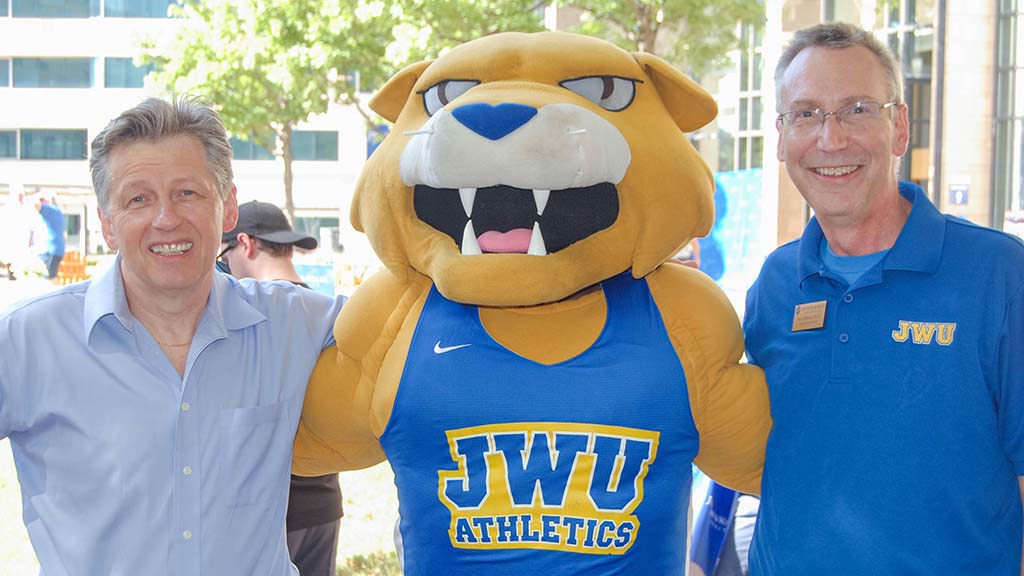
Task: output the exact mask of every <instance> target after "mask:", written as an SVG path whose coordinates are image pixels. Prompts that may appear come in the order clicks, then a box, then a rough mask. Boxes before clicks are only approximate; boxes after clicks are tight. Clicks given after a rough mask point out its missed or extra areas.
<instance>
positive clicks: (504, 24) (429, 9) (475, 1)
mask: <svg viewBox="0 0 1024 576" xmlns="http://www.w3.org/2000/svg"><path fill="white" fill-rule="evenodd" d="M550 3H551V2H550V0H547V1H546V0H399V5H400V7H401V11H402V14H403V17H402V23H401V24H400V25H399V26H398V27H397V28H396V37H397V42H396V44H395V45H394V46H392V50H391V52H390V54H389V56H390V58H391V60H392V61H396V62H402V63H411V62H418V61H420V60H424V59H427V58H436V57H437V56H438V55H439V54H440V53H441V52H443V51H444V50H445V49H447V48H451V47H453V46H457V45H459V44H462V43H465V42H468V41H470V40H473V39H474V38H480V37H481V36H487V35H489V34H495V33H498V32H538V31H541V30H543V29H544V7H545V6H548V5H549V4H550Z"/></svg>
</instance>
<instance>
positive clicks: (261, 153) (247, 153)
mask: <svg viewBox="0 0 1024 576" xmlns="http://www.w3.org/2000/svg"><path fill="white" fill-rule="evenodd" d="M231 152H232V156H234V159H235V160H273V159H274V154H273V153H272V152H270V151H269V150H267V149H266V148H264V147H262V146H259V145H257V144H254V143H253V142H251V141H249V140H242V139H241V138H236V137H234V136H232V137H231Z"/></svg>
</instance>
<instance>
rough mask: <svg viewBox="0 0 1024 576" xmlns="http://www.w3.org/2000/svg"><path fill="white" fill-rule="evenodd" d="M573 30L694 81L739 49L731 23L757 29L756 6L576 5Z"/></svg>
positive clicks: (719, 1) (680, 0)
mask: <svg viewBox="0 0 1024 576" xmlns="http://www.w3.org/2000/svg"><path fill="white" fill-rule="evenodd" d="M567 4H569V5H572V6H575V7H576V8H579V9H581V10H583V11H584V17H583V22H582V23H581V24H580V25H579V26H578V27H577V28H576V29H577V30H578V31H580V32H582V33H584V34H590V35H593V36H598V37H600V38H604V39H606V40H609V41H611V42H614V43H616V44H618V45H619V46H621V47H623V48H625V49H627V50H630V51H639V52H649V53H652V54H656V55H658V56H661V57H662V58H665V59H666V60H668V61H670V62H672V63H673V64H675V65H676V66H678V67H680V68H681V69H683V70H685V71H687V72H689V73H690V74H693V75H695V76H700V75H703V74H704V73H706V72H708V71H711V70H714V69H716V68H718V67H720V66H722V65H724V64H726V63H727V62H728V52H729V51H730V50H734V49H736V48H738V47H739V46H740V39H739V38H738V37H737V34H736V32H737V23H738V22H740V21H743V22H747V23H752V24H757V25H761V23H762V22H763V21H764V18H765V15H764V4H763V2H762V0H627V1H623V0H579V1H573V2H568V3H567Z"/></svg>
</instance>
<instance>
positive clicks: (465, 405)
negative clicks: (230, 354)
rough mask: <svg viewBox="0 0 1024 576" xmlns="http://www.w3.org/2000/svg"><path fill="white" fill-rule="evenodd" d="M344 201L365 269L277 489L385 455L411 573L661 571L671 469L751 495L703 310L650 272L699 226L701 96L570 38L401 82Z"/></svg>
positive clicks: (743, 374) (707, 112)
mask: <svg viewBox="0 0 1024 576" xmlns="http://www.w3.org/2000/svg"><path fill="white" fill-rule="evenodd" d="M370 106H371V107H372V108H373V109H374V110H375V111H376V112H377V113H379V114H380V115H381V116H383V117H384V118H387V119H388V120H390V121H392V122H394V123H395V126H394V129H393V130H392V132H391V135H390V136H388V138H387V139H386V140H385V141H384V142H383V144H381V146H380V147H379V148H378V149H377V151H376V152H375V153H374V154H373V156H372V157H371V158H370V159H369V161H368V163H367V165H366V167H365V169H364V171H363V174H362V177H361V179H360V182H359V185H358V188H357V190H356V195H355V198H354V200H353V206H352V222H353V224H354V225H355V227H356V228H357V229H360V230H362V231H365V232H366V234H367V235H368V236H369V239H370V241H371V243H372V245H373V247H374V249H375V250H376V252H377V254H378V255H379V256H380V258H381V260H383V262H384V263H385V265H386V266H387V269H386V270H385V271H383V272H381V273H379V274H377V275H375V276H374V277H372V278H371V279H370V280H369V281H367V282H366V283H365V284H364V285H363V286H361V287H360V288H359V289H358V290H357V291H356V293H355V294H354V295H353V297H352V298H351V299H350V300H349V302H348V303H347V304H346V305H345V307H344V309H343V310H342V312H341V315H340V317H339V318H338V320H337V324H336V326H335V338H336V340H337V349H329V350H326V351H325V352H324V354H323V356H322V357H321V360H320V363H319V364H318V366H317V368H316V370H315V372H314V374H313V377H312V379H311V382H310V385H309V389H308V392H307V394H306V401H305V408H304V411H303V415H302V420H301V422H300V425H299V431H298V435H297V438H296V444H295V447H296V452H295V472H296V473H298V474H306V475H315V474H323V473H328V472H334V471H338V470H344V469H352V468H359V467H365V466H369V465H372V464H375V463H377V462H380V461H381V460H383V459H384V458H387V460H388V461H390V463H391V466H392V468H393V469H394V472H395V483H396V485H397V487H398V496H399V502H400V505H399V508H400V516H401V523H400V529H401V533H402V540H403V544H404V557H405V573H406V574H410V575H431V576H436V575H462V574H485V575H487V576H496V575H516V576H522V575H543V576H555V575H568V574H573V575H587V576H597V575H605V574H607V575H611V574H619V575H621V574H626V575H645V576H646V575H658V576H665V575H682V574H683V573H684V567H685V558H684V550H685V546H686V537H687V535H686V530H687V529H686V526H687V509H688V504H689V494H690V482H691V478H692V476H691V466H690V465H691V463H696V464H697V465H698V466H699V467H700V468H701V469H702V470H704V471H705V472H706V473H707V474H708V475H710V476H711V477H713V478H715V479H716V480H718V481H720V482H722V483H724V484H726V485H728V486H730V487H733V488H737V489H739V490H743V491H747V492H757V491H759V490H758V484H759V481H760V468H761V465H762V462H763V450H764V442H765V439H766V437H767V432H768V429H769V427H770V420H769V416H768V400H767V393H766V390H765V386H764V381H763V376H762V374H761V372H760V371H759V370H758V369H757V368H755V367H752V366H747V365H741V364H739V363H738V361H739V360H740V357H741V355H742V353H743V338H742V334H741V331H740V327H739V322H738V321H737V318H736V314H735V313H734V312H733V309H732V307H731V306H730V304H729V302H728V300H727V299H726V298H725V296H724V295H723V294H722V293H721V292H720V291H719V290H718V288H717V287H716V286H715V284H714V283H713V282H712V281H711V280H710V279H708V278H707V277H706V276H704V275H703V274H702V273H701V272H698V271H697V270H694V269H692V268H687V267H684V266H680V265H677V264H674V263H669V264H663V263H664V262H665V261H666V260H667V259H669V258H670V257H671V256H672V255H674V254H675V253H676V252H677V251H678V250H679V249H680V247H682V246H684V245H685V244H686V243H687V242H689V241H690V240H691V238H693V237H694V236H698V235H704V234H706V233H707V232H708V230H709V229H710V227H711V223H712V221H713V206H712V198H713V191H714V182H713V179H712V175H711V173H710V171H709V170H708V168H707V166H705V164H704V163H703V162H702V161H701V158H700V156H699V155H698V154H697V152H696V151H695V150H694V148H693V147H692V146H691V145H690V143H689V142H688V141H687V139H686V136H685V135H684V132H689V131H693V130H696V129H698V128H700V127H701V126H703V125H704V124H706V123H707V122H709V121H710V120H711V119H712V118H714V116H715V113H716V106H715V103H714V101H713V100H712V99H711V97H710V96H709V95H708V94H707V93H705V92H704V91H703V90H702V89H701V88H700V87H699V86H698V85H697V84H695V83H694V82H692V81H690V80H689V79H687V78H686V77H684V76H683V75H682V74H680V73H679V72H678V71H677V70H675V69H674V68H672V67H671V66H670V65H669V64H667V63H666V62H664V61H662V60H660V59H658V58H656V57H654V56H651V55H648V54H630V53H628V52H626V51H624V50H622V49H620V48H618V47H616V46H614V45H612V44H610V43H607V42H605V41H602V40H598V39H595V38H591V37H586V36H578V35H572V34H564V33H552V32H544V33H537V34H520V33H508V34H497V35H494V36H488V37H485V38H481V39H478V40H475V41H472V42H469V43H467V44H464V45H462V46H459V47H457V48H455V49H453V50H451V51H450V52H449V53H447V54H445V55H444V56H442V57H440V58H439V59H437V60H434V61H429V62H421V63H418V64H414V65H412V66H409V67H408V68H406V69H405V70H403V71H401V72H400V73H398V74H397V75H396V76H395V77H393V78H392V79H391V80H390V81H389V82H388V83H387V84H386V85H385V86H384V87H383V89H381V91H380V93H379V94H377V95H376V96H375V97H374V99H373V100H372V102H371V104H370Z"/></svg>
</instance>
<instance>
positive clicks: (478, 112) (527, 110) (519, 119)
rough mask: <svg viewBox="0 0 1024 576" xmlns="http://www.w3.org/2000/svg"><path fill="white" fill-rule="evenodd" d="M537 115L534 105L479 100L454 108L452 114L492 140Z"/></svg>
mask: <svg viewBox="0 0 1024 576" xmlns="http://www.w3.org/2000/svg"><path fill="white" fill-rule="evenodd" d="M536 115H537V109H536V108H534V107H533V106H525V105H523V104H511V103H507V102H506V103H503V104H498V105H497V106H491V105H490V104H487V103H486V102H477V103H475V104H466V105H465V106H459V107H458V108H456V109H454V110H452V116H455V119H456V120H458V121H459V122H460V123H462V124H463V125H464V126H465V127H466V128H469V129H470V130H472V131H473V132H476V133H477V134H479V135H481V136H483V137H484V138H488V139H490V140H500V139H502V138H504V137H505V136H507V135H509V134H511V133H512V132H514V131H515V130H516V129H517V128H519V127H520V126H522V125H523V124H526V123H527V122H529V121H530V119H531V118H533V117H534V116H536Z"/></svg>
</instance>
